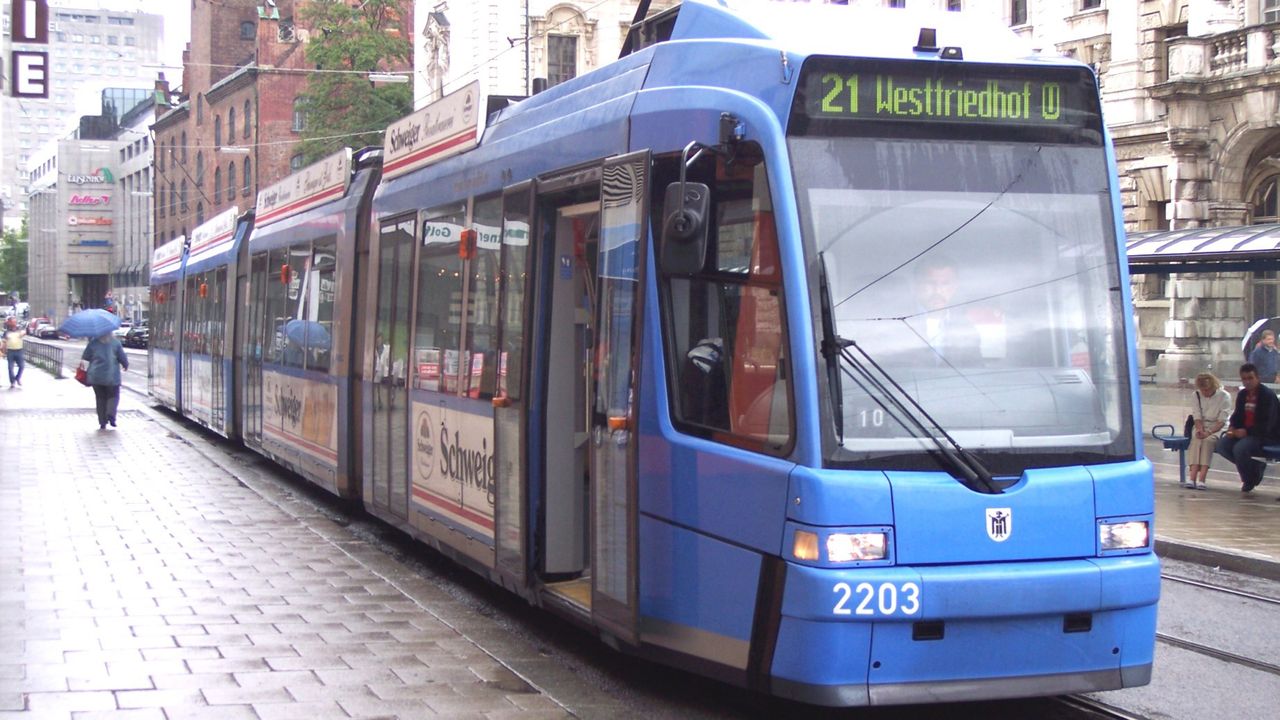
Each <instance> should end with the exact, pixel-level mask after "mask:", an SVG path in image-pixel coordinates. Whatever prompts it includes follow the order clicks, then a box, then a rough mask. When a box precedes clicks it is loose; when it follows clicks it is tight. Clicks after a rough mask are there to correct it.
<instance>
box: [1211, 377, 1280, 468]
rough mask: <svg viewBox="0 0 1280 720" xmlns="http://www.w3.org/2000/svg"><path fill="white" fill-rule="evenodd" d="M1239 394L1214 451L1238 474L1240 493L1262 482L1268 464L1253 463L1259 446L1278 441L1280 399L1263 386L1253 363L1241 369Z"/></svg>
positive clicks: (1260, 449)
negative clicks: (1231, 465) (1225, 428)
mask: <svg viewBox="0 0 1280 720" xmlns="http://www.w3.org/2000/svg"><path fill="white" fill-rule="evenodd" d="M1240 384H1241V385H1243V386H1244V387H1242V388H1240V392H1239V393H1237V394H1236V403H1235V411H1234V412H1232V413H1231V419H1230V421H1229V423H1228V426H1227V431H1226V432H1225V433H1223V435H1222V437H1221V438H1220V439H1219V440H1218V447H1217V452H1218V454H1219V455H1221V456H1223V457H1225V458H1226V459H1227V460H1230V461H1231V462H1232V463H1233V464H1234V465H1235V466H1236V472H1237V473H1239V474H1240V482H1241V485H1240V491H1241V492H1252V491H1253V489H1254V488H1255V487H1257V486H1258V484H1259V483H1261V482H1262V473H1263V471H1265V470H1266V469H1267V464H1266V463H1264V462H1262V461H1260V460H1254V459H1253V458H1254V456H1256V455H1259V454H1260V453H1261V452H1262V447H1263V446H1264V445H1268V444H1271V443H1275V442H1277V440H1278V438H1277V435H1278V434H1280V399H1277V398H1276V394H1275V392H1274V391H1273V390H1271V388H1269V387H1267V386H1266V385H1263V384H1262V381H1261V380H1260V379H1259V377H1258V368H1257V366H1255V365H1254V364H1253V363H1245V364H1244V365H1241V366H1240Z"/></svg>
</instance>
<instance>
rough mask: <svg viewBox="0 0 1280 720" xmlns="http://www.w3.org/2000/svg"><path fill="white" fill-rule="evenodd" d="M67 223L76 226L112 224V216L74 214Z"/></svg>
mask: <svg viewBox="0 0 1280 720" xmlns="http://www.w3.org/2000/svg"><path fill="white" fill-rule="evenodd" d="M67 224H68V225H71V226H74V227H83V226H85V225H110V224H111V218H109V217H106V216H105V215H72V216H71V217H68V218H67Z"/></svg>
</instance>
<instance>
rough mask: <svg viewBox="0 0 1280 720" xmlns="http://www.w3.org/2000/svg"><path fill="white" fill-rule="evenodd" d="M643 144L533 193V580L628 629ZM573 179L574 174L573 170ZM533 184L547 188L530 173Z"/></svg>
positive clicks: (632, 588) (620, 630) (613, 628)
mask: <svg viewBox="0 0 1280 720" xmlns="http://www.w3.org/2000/svg"><path fill="white" fill-rule="evenodd" d="M648 166H649V160H648V153H637V154H633V155H628V156H624V157H621V158H615V159H612V160H610V161H608V162H606V163H605V164H604V165H603V167H602V168H600V169H599V170H598V171H597V172H595V173H594V174H593V175H592V176H591V177H590V178H589V184H580V185H579V186H578V187H576V188H573V189H572V190H567V191H565V192H563V193H561V194H558V195H556V196H553V197H545V196H544V197H543V198H542V199H541V202H540V203H539V207H540V216H541V217H540V221H539V227H540V228H541V230H542V232H544V233H546V234H547V235H550V237H545V236H544V237H543V238H542V239H540V244H541V245H543V246H544V247H546V248H547V249H549V250H550V251H551V252H552V254H553V257H552V258H551V262H550V263H544V265H543V267H544V268H548V267H549V269H550V275H551V277H550V278H548V279H547V280H546V282H547V283H549V284H550V286H551V287H550V292H549V293H546V294H545V295H544V297H546V298H547V301H548V304H549V307H548V310H549V312H546V313H540V316H542V317H549V318H550V327H549V328H548V329H547V337H546V348H547V352H546V384H545V402H544V403H543V404H544V412H545V418H544V422H545V428H546V430H545V433H546V438H545V453H546V455H545V474H546V476H545V487H544V488H543V492H544V497H543V500H542V505H543V508H544V517H543V518H542V525H541V527H542V533H543V537H542V543H543V545H542V548H541V550H542V567H541V568H540V570H541V572H542V574H543V579H544V581H546V583H547V587H548V589H549V590H550V591H552V592H554V593H557V594H559V595H561V596H563V597H565V598H567V599H569V600H571V601H573V602H575V603H577V604H579V605H581V606H584V607H585V608H589V609H590V611H591V614H592V617H593V620H594V621H595V623H596V624H597V625H599V626H601V627H603V628H606V629H608V630H609V631H610V632H612V633H614V634H615V635H617V636H618V637H620V638H622V639H624V640H626V641H631V642H634V641H635V638H636V632H635V628H636V601H635V598H636V577H635V574H636V562H635V558H636V534H637V530H636V496H637V491H636V439H637V434H636V432H635V428H636V422H637V420H636V417H635V413H636V400H637V397H636V375H637V372H636V370H637V367H638V364H639V363H638V355H637V353H638V348H639V342H638V339H639V329H640V325H641V318H642V315H643V313H642V312H641V311H640V308H641V296H640V287H641V284H640V280H641V276H640V267H641V262H642V258H643V257H644V255H643V252H642V248H643V228H644V212H645V207H644V205H645V197H646V193H645V183H646V175H647V169H648ZM582 179H583V178H579V180H580V181H581V180H582ZM540 190H545V188H543V187H542V185H541V184H540Z"/></svg>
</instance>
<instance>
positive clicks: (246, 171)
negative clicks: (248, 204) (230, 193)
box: [241, 158, 252, 197]
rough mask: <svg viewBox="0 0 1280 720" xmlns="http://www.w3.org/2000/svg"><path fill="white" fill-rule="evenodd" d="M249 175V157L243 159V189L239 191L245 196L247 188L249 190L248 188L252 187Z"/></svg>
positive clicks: (247, 194) (246, 195)
mask: <svg viewBox="0 0 1280 720" xmlns="http://www.w3.org/2000/svg"><path fill="white" fill-rule="evenodd" d="M251 176H252V173H250V172H249V158H245V160H244V189H243V190H241V193H242V194H243V195H244V196H245V197H249V190H250V189H252V188H251V186H252V183H251V182H250V177H251Z"/></svg>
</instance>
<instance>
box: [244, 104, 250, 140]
mask: <svg viewBox="0 0 1280 720" xmlns="http://www.w3.org/2000/svg"><path fill="white" fill-rule="evenodd" d="M244 136H245V137H246V138H248V137H249V101H248V100H245V101H244Z"/></svg>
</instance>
